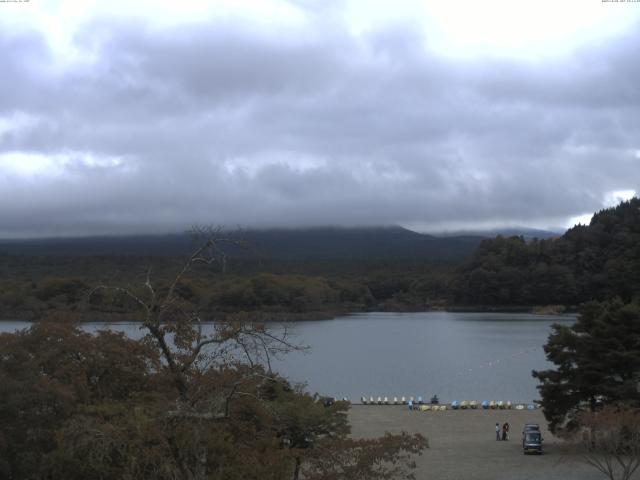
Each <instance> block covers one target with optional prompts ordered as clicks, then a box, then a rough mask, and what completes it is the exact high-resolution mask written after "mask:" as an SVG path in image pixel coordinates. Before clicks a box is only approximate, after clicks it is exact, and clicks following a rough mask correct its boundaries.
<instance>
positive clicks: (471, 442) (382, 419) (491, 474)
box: [349, 405, 604, 480]
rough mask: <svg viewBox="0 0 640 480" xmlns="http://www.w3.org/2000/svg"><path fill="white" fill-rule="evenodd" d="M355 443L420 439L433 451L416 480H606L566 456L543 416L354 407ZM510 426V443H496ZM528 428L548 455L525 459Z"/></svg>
mask: <svg viewBox="0 0 640 480" xmlns="http://www.w3.org/2000/svg"><path fill="white" fill-rule="evenodd" d="M349 420H350V422H351V425H352V434H353V436H354V437H359V438H367V437H374V436H379V435H382V434H384V432H391V433H398V432H400V431H402V430H405V431H407V432H409V433H421V434H422V435H424V436H426V437H427V438H428V439H429V445H430V448H429V449H427V450H426V451H425V452H424V453H423V454H422V455H421V456H420V457H417V458H416V463H417V465H418V468H417V470H416V479H418V480H423V479H437V480H467V479H468V480H507V479H518V480H538V479H539V480H574V479H575V480H600V479H603V478H604V477H603V476H602V474H600V473H599V472H597V471H596V470H595V469H593V468H592V467H589V466H587V465H585V464H584V463H581V462H580V459H579V458H578V457H577V456H575V455H572V454H570V453H568V452H566V451H565V450H564V449H563V448H562V442H561V441H560V440H559V439H557V438H555V437H553V435H551V434H550V433H549V431H548V430H547V428H546V423H545V420H544V416H543V414H542V412H541V411H540V410H533V411H527V410H522V411H519V410H447V411H444V412H420V411H410V410H409V409H408V408H407V407H406V406H395V405H393V406H391V405H390V406H378V405H353V406H352V408H351V410H350V413H349ZM496 422H497V423H500V425H502V424H503V423H504V422H509V424H510V425H511V438H510V439H509V440H508V441H499V442H498V441H496V440H495V424H496ZM525 423H538V424H540V427H541V430H542V436H543V438H544V454H543V455H524V454H523V452H522V445H521V440H520V435H521V431H522V427H523V425H524V424H525Z"/></svg>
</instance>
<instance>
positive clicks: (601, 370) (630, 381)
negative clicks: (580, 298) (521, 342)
mask: <svg viewBox="0 0 640 480" xmlns="http://www.w3.org/2000/svg"><path fill="white" fill-rule="evenodd" d="M544 350H545V352H546V354H547V359H548V360H549V361H551V362H553V363H554V364H555V365H556V368H555V369H550V370H544V371H534V372H533V376H534V377H535V378H538V379H539V380H540V381H541V385H540V386H539V387H538V389H539V391H540V395H541V396H542V407H543V409H544V414H545V417H546V418H547V420H548V421H549V426H550V429H551V430H552V431H557V430H558V429H560V428H562V427H568V428H571V427H572V426H575V425H576V420H577V417H578V415H579V414H580V413H581V412H583V411H585V410H591V411H593V410H595V409H596V408H597V407H598V405H600V404H603V405H625V406H632V407H633V406H640V393H639V388H638V387H639V384H638V382H639V381H640V304H639V303H628V304H625V303H623V302H622V301H621V300H620V299H614V300H611V301H607V302H603V303H597V302H591V303H588V304H587V305H585V307H584V308H583V309H582V311H581V314H580V316H579V318H578V320H577V322H576V323H575V324H574V325H572V326H570V327H569V326H566V325H554V326H553V333H551V335H550V336H549V340H548V342H547V344H546V345H545V347H544Z"/></svg>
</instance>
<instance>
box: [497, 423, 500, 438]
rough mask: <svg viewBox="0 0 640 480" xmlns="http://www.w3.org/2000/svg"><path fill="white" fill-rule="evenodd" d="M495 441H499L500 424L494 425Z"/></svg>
mask: <svg viewBox="0 0 640 480" xmlns="http://www.w3.org/2000/svg"><path fill="white" fill-rule="evenodd" d="M496 440H500V424H499V423H496Z"/></svg>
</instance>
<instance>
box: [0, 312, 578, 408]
mask: <svg viewBox="0 0 640 480" xmlns="http://www.w3.org/2000/svg"><path fill="white" fill-rule="evenodd" d="M574 321H575V316H573V315H562V316H544V315H530V314H512V313H452V312H419V313H386V312H385V313H362V314H353V315H348V316H344V317H339V318H335V319H333V320H324V321H310V322H296V323H289V324H287V328H289V329H290V331H291V332H292V333H293V335H294V336H295V340H296V341H297V342H298V343H299V344H305V345H308V346H309V347H310V349H309V351H307V352H294V353H290V354H288V355H286V356H285V357H284V358H281V359H277V360H276V361H275V362H274V369H275V370H278V371H279V372H281V373H282V374H283V375H285V376H287V377H288V378H289V379H291V380H292V381H294V382H302V381H306V382H307V389H308V390H309V391H310V392H312V393H313V392H319V393H321V394H325V395H332V396H336V397H339V398H342V397H345V396H346V397H349V398H350V399H352V400H356V401H357V400H358V399H359V398H360V397H361V396H362V395H366V396H374V397H376V398H377V397H378V396H388V397H393V396H398V397H400V396H407V397H409V396H414V397H418V396H422V397H423V398H425V399H426V398H429V397H431V396H432V395H433V394H437V395H438V396H439V397H440V399H441V400H442V401H451V400H465V399H466V400H473V399H475V400H484V399H487V400H492V399H494V400H505V401H506V400H511V401H514V402H516V401H519V402H531V401H532V400H533V399H537V398H539V395H538V393H537V390H536V380H535V379H534V378H532V377H531V370H534V369H538V370H540V369H545V368H548V367H549V366H550V364H549V363H548V362H547V361H546V359H545V356H544V351H543V349H542V346H543V345H544V344H545V343H546V341H547V337H548V335H549V333H550V326H551V324H553V323H562V324H568V325H569V324H571V323H573V322H574ZM28 325H29V323H28V322H11V321H7V322H0V330H1V331H13V330H16V329H18V328H25V327H27V326H28ZM85 328H86V329H87V330H90V331H95V330H100V329H105V328H112V329H114V330H122V331H125V332H126V333H127V334H128V335H130V336H132V337H137V336H139V335H140V331H139V329H138V326H137V325H136V324H134V323H121V322H119V323H113V324H107V323H90V324H85ZM275 328H278V326H277V325H275Z"/></svg>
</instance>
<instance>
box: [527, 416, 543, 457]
mask: <svg viewBox="0 0 640 480" xmlns="http://www.w3.org/2000/svg"><path fill="white" fill-rule="evenodd" d="M522 450H523V453H524V454H527V453H537V454H542V434H541V433H540V425H538V424H537V423H527V424H525V426H524V428H523V429H522Z"/></svg>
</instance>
